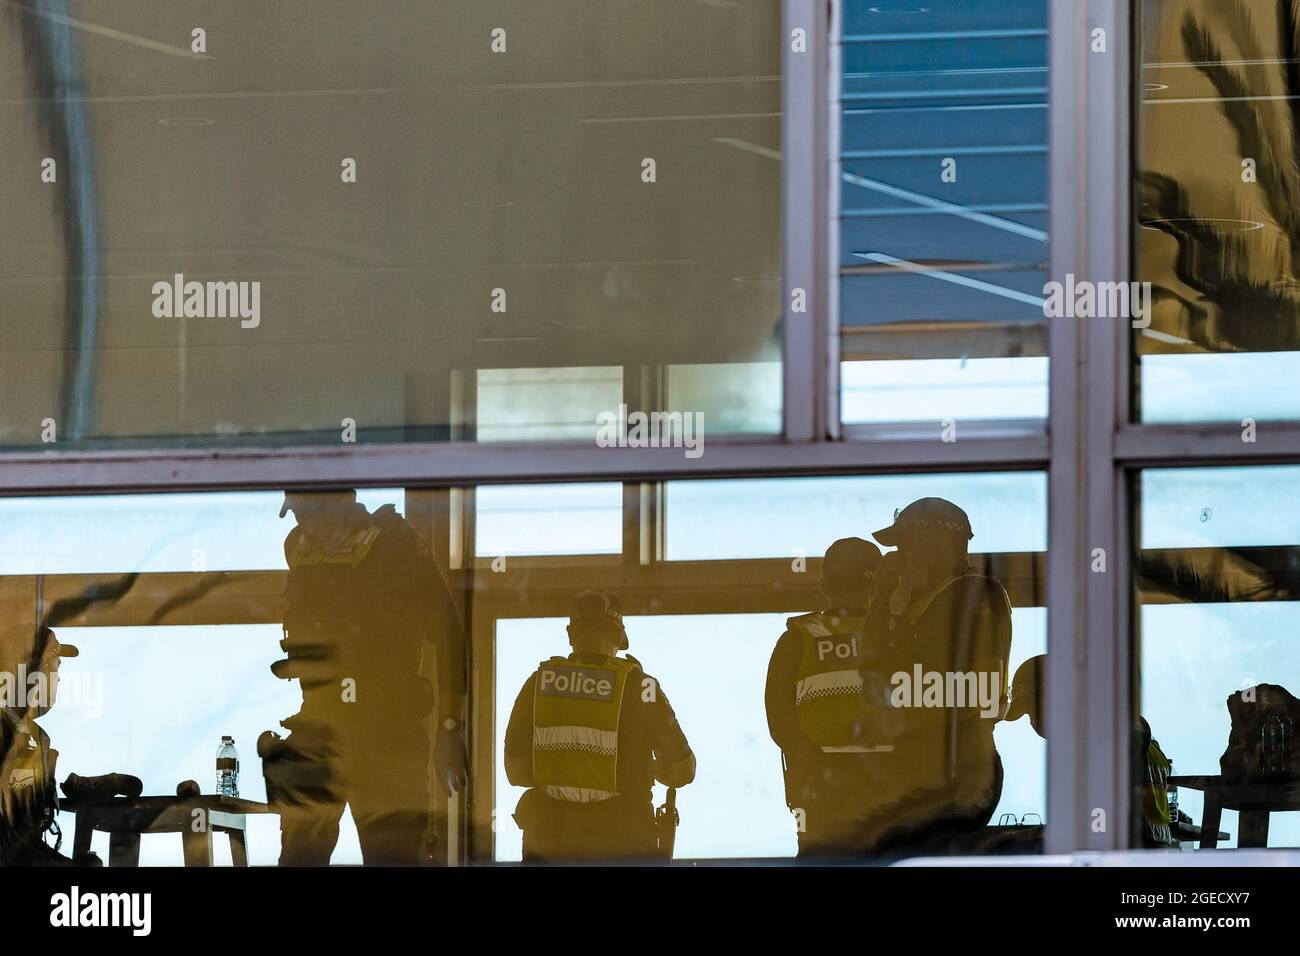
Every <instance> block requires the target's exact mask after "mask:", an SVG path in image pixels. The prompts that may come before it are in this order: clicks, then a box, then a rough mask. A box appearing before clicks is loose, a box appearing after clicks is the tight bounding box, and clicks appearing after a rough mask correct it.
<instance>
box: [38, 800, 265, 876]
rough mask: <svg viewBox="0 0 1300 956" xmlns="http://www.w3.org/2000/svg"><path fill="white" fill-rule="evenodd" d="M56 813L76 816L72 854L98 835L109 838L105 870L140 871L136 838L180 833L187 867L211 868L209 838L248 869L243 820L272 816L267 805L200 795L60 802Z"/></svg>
mask: <svg viewBox="0 0 1300 956" xmlns="http://www.w3.org/2000/svg"><path fill="white" fill-rule="evenodd" d="M59 809H60V810H67V811H69V812H71V813H75V814H76V815H77V827H76V830H75V835H74V836H73V840H72V847H73V849H72V853H73V856H74V857H80V856H82V855H84V854H86V853H89V852H90V839H91V837H92V836H93V835H94V832H95V831H96V830H102V831H104V832H106V833H108V865H109V866H139V865H140V836H141V834H145V833H179V834H180V835H181V848H182V851H183V852H184V854H185V865H186V866H211V865H212V834H213V833H214V832H216V833H224V834H226V836H227V838H228V839H229V840H230V859H231V862H232V863H233V864H234V865H235V866H248V847H247V844H246V843H245V842H244V817H245V815H247V814H249V813H273V812H274V811H273V810H272V808H271V807H269V806H268V805H267V804H265V803H257V802H256V801H253V800H242V799H240V798H238V797H222V796H218V795H217V794H202V795H200V796H197V797H135V798H131V797H110V798H108V799H106V800H71V799H63V800H60V801H59Z"/></svg>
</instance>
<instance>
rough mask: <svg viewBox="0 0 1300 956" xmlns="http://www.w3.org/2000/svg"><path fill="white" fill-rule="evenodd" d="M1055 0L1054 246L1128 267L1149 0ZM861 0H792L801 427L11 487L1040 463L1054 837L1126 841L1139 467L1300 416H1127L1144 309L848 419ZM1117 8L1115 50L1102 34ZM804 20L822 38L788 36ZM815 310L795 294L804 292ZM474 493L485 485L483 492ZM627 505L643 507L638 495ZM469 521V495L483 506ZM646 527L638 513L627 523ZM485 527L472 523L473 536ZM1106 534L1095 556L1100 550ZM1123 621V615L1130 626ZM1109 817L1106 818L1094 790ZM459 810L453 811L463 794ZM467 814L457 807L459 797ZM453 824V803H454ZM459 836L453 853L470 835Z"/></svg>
mask: <svg viewBox="0 0 1300 956" xmlns="http://www.w3.org/2000/svg"><path fill="white" fill-rule="evenodd" d="M1047 2H1048V3H1049V25H1050V28H1049V37H1048V43H1049V124H1050V136H1049V141H1050V143H1049V154H1048V161H1049V210H1048V215H1049V233H1050V244H1049V259H1050V273H1051V278H1053V279H1055V280H1058V281H1061V280H1063V279H1064V276H1065V275H1066V274H1067V273H1073V274H1074V275H1076V276H1084V277H1092V278H1097V279H1104V280H1107V281H1127V280H1129V279H1130V278H1131V277H1132V275H1133V269H1132V260H1131V222H1132V220H1131V209H1130V206H1131V199H1130V197H1131V188H1132V177H1133V170H1134V161H1133V148H1132V147H1133V138H1134V137H1133V121H1134V115H1133V113H1134V105H1133V97H1132V91H1133V90H1134V88H1135V86H1134V76H1135V71H1136V69H1137V64H1136V63H1135V60H1134V57H1133V56H1132V47H1133V44H1134V38H1135V37H1136V36H1137V31H1136V17H1137V7H1136V4H1135V3H1133V2H1132V0H1047ZM841 7H842V0H785V3H784V5H783V12H782V24H781V29H782V31H783V41H782V49H783V64H782V69H783V82H782V138H783V144H782V146H783V148H782V160H781V161H782V166H783V168H782V189H783V196H782V199H781V201H782V209H783V222H782V238H781V242H782V253H783V263H784V265H783V269H782V275H783V279H782V291H783V302H784V306H783V307H784V310H785V312H784V321H783V328H782V340H783V347H784V348H783V357H782V361H783V370H782V380H783V427H782V433H781V434H780V435H772V436H759V437H734V438H718V439H713V440H711V441H710V442H709V444H708V446H707V449H706V453H705V454H704V455H703V456H702V457H700V458H697V459H687V458H685V457H684V456H683V454H682V452H681V450H680V449H671V448H663V449H648V448H647V449H634V448H624V449H613V448H610V449H604V448H597V447H595V446H594V444H592V443H581V444H579V443H568V442H560V443H552V442H545V443H543V442H538V443H501V444H496V443H492V444H486V443H484V444H479V443H476V442H473V441H464V440H457V441H451V442H446V443H411V444H394V445H379V444H374V445H367V444H352V445H344V444H340V445H338V446H328V447H324V446H294V447H267V448H238V449H225V448H222V449H216V448H208V449H181V450H153V451H150V450H119V451H100V450H72V451H63V450H57V449H55V450H17V451H4V452H0V495H36V494H39V495H42V496H49V495H61V494H91V493H98V494H119V493H133V492H147V491H160V490H170V491H192V490H214V491H215V490H227V491H228V490H260V489H282V488H294V487H348V486H357V485H401V486H403V487H411V486H416V487H429V486H438V487H446V486H450V487H452V488H457V487H465V486H471V487H472V486H478V485H490V484H502V483H545V482H571V481H624V482H655V481H662V480H668V479H673V478H684V477H689V478H703V477H779V476H794V475H834V474H881V473H917V472H925V471H943V472H951V471H985V472H986V471H996V470H1018V471H1019V470H1033V471H1045V472H1047V474H1048V482H1049V485H1048V488H1049V494H1048V502H1049V514H1048V528H1049V547H1048V554H1047V595H1048V597H1047V612H1048V633H1049V638H1048V639H1049V642H1050V645H1051V648H1052V653H1051V655H1049V666H1048V676H1047V687H1048V690H1047V694H1048V697H1047V699H1048V713H1047V728H1048V734H1049V738H1050V739H1051V740H1052V741H1053V745H1052V746H1051V747H1049V751H1048V780H1047V787H1048V803H1047V810H1048V813H1047V843H1046V850H1047V852H1049V853H1064V852H1070V851H1073V850H1086V849H1091V850H1102V849H1121V848H1125V847H1126V846H1127V845H1128V842H1129V833H1128V829H1129V828H1128V825H1127V823H1128V814H1129V802H1130V801H1129V794H1130V792H1131V787H1130V781H1129V780H1128V773H1129V764H1128V747H1129V743H1128V741H1129V733H1128V728H1129V726H1130V723H1131V718H1132V704H1133V700H1134V695H1133V693H1132V691H1133V690H1134V680H1135V675H1134V671H1133V666H1132V661H1131V643H1132V642H1131V635H1132V633H1133V631H1132V615H1133V611H1134V599H1133V593H1132V578H1131V575H1130V573H1129V569H1130V564H1131V561H1130V547H1131V544H1132V540H1133V538H1132V528H1131V514H1130V507H1131V505H1130V501H1129V494H1128V490H1127V481H1128V479H1129V477H1130V476H1131V474H1132V473H1133V472H1134V471H1136V470H1137V469H1140V468H1143V467H1158V466H1162V465H1193V464H1253V463H1264V462H1283V461H1286V462H1295V461H1300V422H1295V421H1293V422H1286V423H1262V424H1261V425H1259V427H1258V439H1257V441H1256V442H1254V443H1244V442H1243V441H1242V440H1241V435H1240V429H1239V427H1238V426H1237V425H1235V424H1233V423H1226V424H1197V425H1144V424H1140V423H1135V422H1132V421H1130V419H1129V405H1130V396H1129V380H1130V367H1131V366H1130V363H1131V343H1130V337H1129V330H1128V329H1127V327H1124V326H1121V325H1119V324H1117V323H1104V322H1098V321H1096V320H1090V321H1085V322H1079V321H1077V320H1070V319H1058V320H1053V321H1052V323H1051V324H1050V326H1049V328H1048V335H1047V341H1048V357H1049V393H1050V401H1049V408H1050V410H1049V417H1048V419H1047V420H1046V421H1043V422H1029V421H1025V422H1015V421H1010V422H1001V423H980V424H975V423H972V424H971V425H970V426H969V427H967V428H963V430H962V433H961V437H960V440H959V441H956V442H944V441H942V440H941V437H940V435H939V433H938V430H937V429H931V430H928V432H925V431H923V430H921V429H917V428H891V427H883V428H881V427H875V426H853V427H847V428H841V427H840V424H839V407H838V406H839V396H838V381H839V375H838V354H839V348H838V335H837V321H836V320H837V309H838V270H837V269H836V268H835V263H836V262H837V256H836V255H835V252H836V244H837V241H838V240H837V236H836V225H837V216H838V212H837V207H838V196H839V190H838V189H836V188H834V184H837V183H838V181H839V176H840V161H839V157H838V153H839V149H838V138H839V137H838V131H839V120H838V116H839V105H840V104H839V97H840V93H839V90H840V80H839V75H838V72H839V66H840V62H841V47H840V41H839V35H840V29H839V27H840V22H839V16H840V11H841ZM1096 28H1101V29H1105V30H1106V31H1107V36H1108V52H1107V53H1105V54H1094V53H1092V52H1090V49H1089V39H1090V35H1091V31H1092V30H1093V29H1096ZM797 29H799V30H804V31H805V32H806V36H807V41H808V42H807V50H806V52H795V51H794V50H793V49H792V45H791V42H790V38H791V35H792V33H793V31H795V30H797ZM796 288H800V289H803V290H805V291H806V293H807V303H808V307H807V311H806V312H801V313H798V314H794V313H792V312H791V311H790V307H791V300H792V295H791V294H792V291H793V290H794V289H796ZM470 499H471V500H472V495H471V496H470ZM625 507H626V508H627V509H629V512H630V513H631V514H639V512H637V510H636V509H637V508H639V507H640V508H643V507H646V506H645V504H644V503H640V504H639V503H638V498H637V496H636V495H633V494H629V495H628V496H627V498H626V505H625ZM466 520H467V521H468V522H469V525H468V526H469V528H470V529H471V532H470V533H471V534H472V516H467V519H466ZM627 526H628V527H631V523H630V522H629V523H628V525H627ZM468 540H472V537H471V538H470V539H468ZM1097 548H1101V549H1103V550H1104V552H1105V555H1106V562H1107V563H1106V570H1105V572H1104V573H1101V572H1094V571H1093V570H1092V566H1093V562H1094V558H1093V555H1094V549H1097ZM1117 635H1118V636H1119V637H1118V639H1117ZM1096 808H1100V809H1103V810H1105V811H1106V817H1107V825H1106V826H1105V827H1104V828H1103V829H1101V830H1100V831H1098V830H1097V828H1096V827H1095V826H1094V820H1095V819H1096V818H1095V815H1094V810H1095V809H1096ZM453 813H454V811H453ZM453 820H454V816H453ZM453 829H455V824H454V823H453ZM456 855H457V854H456V853H455V852H453V854H452V856H453V857H455V856H456Z"/></svg>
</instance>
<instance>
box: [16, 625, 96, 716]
mask: <svg viewBox="0 0 1300 956" xmlns="http://www.w3.org/2000/svg"><path fill="white" fill-rule="evenodd" d="M0 645H3V648H2V650H0V657H2V658H3V670H5V671H6V672H7V674H8V681H7V682H8V684H9V686H10V687H12V688H14V690H15V692H16V693H17V694H18V699H16V700H7V699H6V700H2V701H0V704H2V705H3V706H6V707H8V706H14V708H15V709H16V710H19V711H21V712H23V713H26V714H27V715H29V716H31V717H40V716H41V715H42V714H45V713H48V712H49V710H50V708H52V707H53V706H54V702H55V699H56V697H57V694H58V686H59V666H60V664H61V663H62V661H63V658H65V657H76V656H78V655H79V654H80V653H81V652H80V651H79V650H77V648H76V647H75V646H74V645H72V644H64V643H63V642H61V641H60V640H59V639H58V638H57V637H55V636H54V632H53V631H52V630H50V629H49V628H48V627H44V626H42V627H39V628H37V629H36V630H35V631H34V632H33V630H32V628H31V627H11V628H7V629H6V630H5V633H4V635H3V639H0ZM38 674H39V675H40V676H41V678H42V679H40V680H33V678H34V677H35V676H36V675H38ZM20 678H22V679H20Z"/></svg>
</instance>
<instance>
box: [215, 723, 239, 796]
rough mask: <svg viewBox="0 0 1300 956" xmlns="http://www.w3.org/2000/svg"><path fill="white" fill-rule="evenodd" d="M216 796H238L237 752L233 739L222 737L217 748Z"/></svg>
mask: <svg viewBox="0 0 1300 956" xmlns="http://www.w3.org/2000/svg"><path fill="white" fill-rule="evenodd" d="M217 794H218V795H220V796H223V797H237V796H239V751H238V750H236V749H235V738H234V737H222V738H221V746H220V747H219V748H217Z"/></svg>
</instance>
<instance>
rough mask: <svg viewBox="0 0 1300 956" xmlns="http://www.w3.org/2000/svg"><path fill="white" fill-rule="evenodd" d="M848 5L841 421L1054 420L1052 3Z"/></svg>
mask: <svg viewBox="0 0 1300 956" xmlns="http://www.w3.org/2000/svg"><path fill="white" fill-rule="evenodd" d="M841 7H842V13H841V17H842V36H841V38H840V42H841V44H842V46H841V49H840V59H841V61H842V67H843V76H842V89H841V93H840V107H841V109H840V127H841V143H840V167H841V174H840V177H841V182H840V183H838V184H837V186H838V189H839V190H840V196H841V199H840V213H839V215H840V219H839V244H840V250H839V272H840V277H841V279H840V307H839V308H840V328H839V335H840V351H841V359H842V366H841V369H840V376H841V386H840V389H841V391H840V403H841V418H842V420H843V421H844V422H845V423H846V424H862V423H887V422H902V421H936V422H937V421H945V420H949V419H952V420H957V419H961V420H971V419H1043V418H1046V416H1047V358H1046V345H1045V330H1046V327H1045V324H1044V319H1043V288H1044V283H1045V282H1046V279H1047V262H1046V256H1047V158H1048V157H1047V135H1048V124H1047V3H1046V2H1044V0H1016V2H1009V3H997V4H970V3H961V2H948V0H944V2H936V3H925V4H910V3H875V2H870V0H847V2H845V3H843V4H842V5H841Z"/></svg>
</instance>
